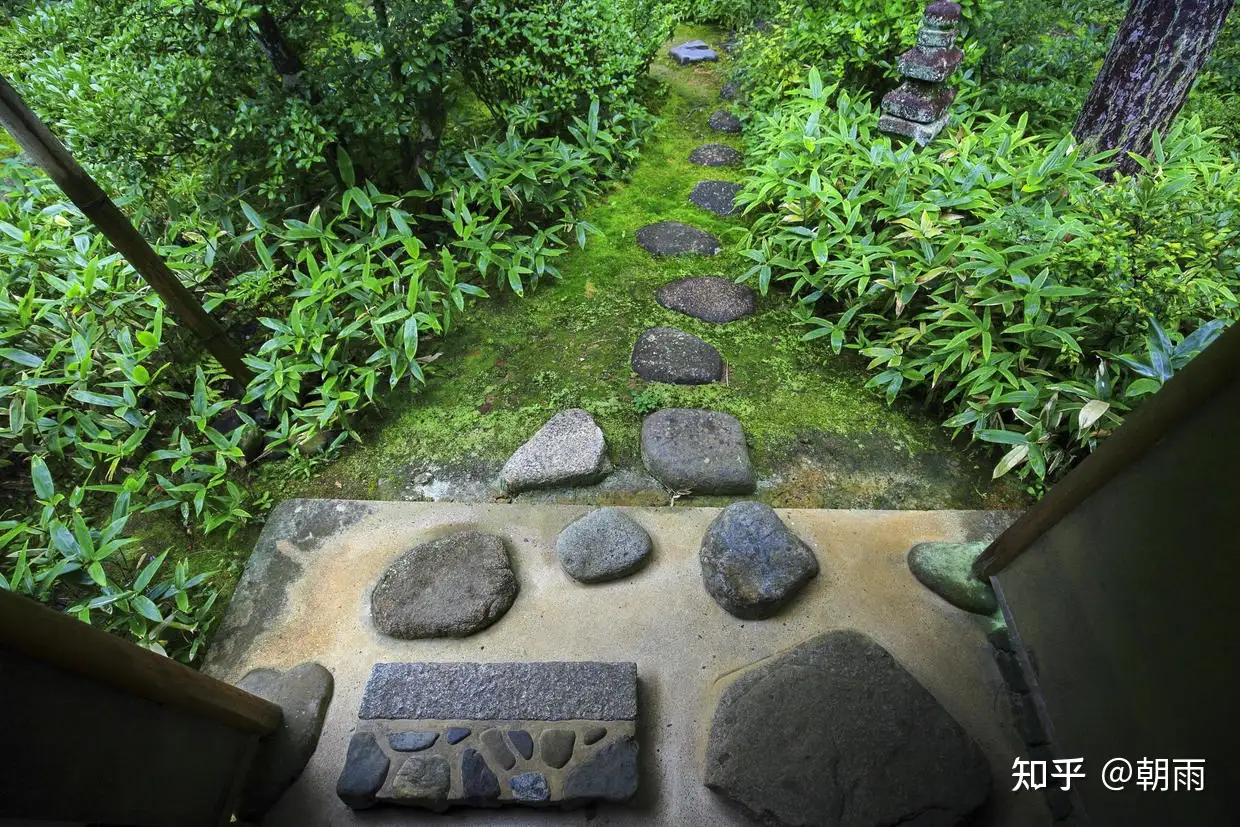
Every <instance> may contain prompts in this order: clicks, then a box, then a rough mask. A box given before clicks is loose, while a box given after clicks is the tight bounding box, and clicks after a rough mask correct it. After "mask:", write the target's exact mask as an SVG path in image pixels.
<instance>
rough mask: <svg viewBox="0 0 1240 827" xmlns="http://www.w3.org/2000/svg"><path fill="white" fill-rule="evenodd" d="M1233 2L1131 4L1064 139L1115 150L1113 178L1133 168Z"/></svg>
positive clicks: (1184, 92) (1165, 122)
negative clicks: (1132, 154)
mask: <svg viewBox="0 0 1240 827" xmlns="http://www.w3.org/2000/svg"><path fill="white" fill-rule="evenodd" d="M1233 2H1234V0H1174V1H1173V0H1132V2H1131V3H1130V5H1129V6H1128V13H1127V14H1126V15H1125V16H1124V20H1123V22H1122V23H1120V26H1119V31H1118V32H1117V33H1116V35H1115V42H1114V43H1113V44H1111V50H1110V52H1108V53H1107V58H1106V61H1105V62H1104V63H1103V64H1102V70H1101V71H1100V72H1099V73H1098V77H1097V78H1095V79H1094V85H1093V88H1092V89H1090V92H1089V98H1088V99H1087V100H1086V101H1085V106H1084V108H1083V109H1082V110H1081V114H1080V116H1079V117H1078V118H1077V121H1076V126H1075V127H1074V128H1073V130H1072V132H1073V134H1074V135H1075V136H1076V138H1077V140H1079V141H1080V142H1081V143H1082V145H1084V146H1086V147H1087V148H1088V149H1089V150H1093V151H1102V150H1107V149H1119V150H1120V152H1119V153H1118V154H1117V155H1116V157H1115V160H1114V163H1115V167H1114V170H1113V172H1121V173H1125V174H1132V173H1134V172H1135V171H1136V170H1137V169H1139V167H1138V166H1137V164H1136V163H1134V162H1133V161H1132V159H1131V158H1129V157H1128V154H1127V153H1129V152H1135V153H1137V154H1140V155H1145V154H1148V152H1149V150H1150V146H1151V143H1152V138H1151V136H1152V135H1153V133H1154V131H1155V130H1157V131H1158V132H1160V133H1162V132H1165V131H1166V130H1167V127H1169V126H1170V125H1171V121H1172V120H1174V119H1175V116H1176V114H1177V113H1178V112H1179V111H1180V107H1181V106H1183V105H1184V99H1185V98H1187V97H1188V92H1189V90H1190V89H1192V86H1193V81H1194V80H1195V79H1196V77H1197V72H1198V71H1199V70H1200V69H1201V67H1202V65H1203V64H1204V63H1205V62H1206V58H1208V57H1209V56H1210V51H1211V50H1212V49H1213V48H1214V42H1215V40H1217V39H1218V33H1219V30H1220V29H1221V28H1222V27H1223V23H1224V21H1226V20H1227V13H1228V12H1229V11H1231V7H1232V3H1233Z"/></svg>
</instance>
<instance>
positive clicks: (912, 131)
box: [878, 112, 951, 146]
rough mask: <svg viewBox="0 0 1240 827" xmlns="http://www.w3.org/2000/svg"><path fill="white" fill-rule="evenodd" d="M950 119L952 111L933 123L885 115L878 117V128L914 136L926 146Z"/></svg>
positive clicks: (919, 142) (915, 139)
mask: <svg viewBox="0 0 1240 827" xmlns="http://www.w3.org/2000/svg"><path fill="white" fill-rule="evenodd" d="M949 120H951V113H950V112H948V113H946V114H944V115H943V117H941V118H939V119H938V120H937V121H934V122H933V123H917V122H916V121H909V120H905V119H904V118H897V117H895V116H894V115H883V116H882V117H881V118H879V119H878V128H879V129H880V130H882V131H883V132H890V133H892V134H893V135H903V136H905V137H906V138H912V139H913V140H914V141H916V142H917V144H918V145H919V146H926V145H927V144H929V143H930V142H931V141H933V140H934V139H935V138H937V137H938V136H939V133H940V132H942V131H943V130H944V128H946V127H947V122H948V121H949Z"/></svg>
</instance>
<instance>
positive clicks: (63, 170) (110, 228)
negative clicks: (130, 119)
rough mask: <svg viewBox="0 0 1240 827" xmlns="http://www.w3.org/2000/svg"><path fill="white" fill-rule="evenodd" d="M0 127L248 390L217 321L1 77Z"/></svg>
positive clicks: (246, 375)
mask: <svg viewBox="0 0 1240 827" xmlns="http://www.w3.org/2000/svg"><path fill="white" fill-rule="evenodd" d="M0 123H2V124H4V127H5V129H7V130H8V131H9V134H11V135H12V136H13V138H14V139H15V140H16V141H17V143H18V144H19V145H20V146H21V148H22V150H24V151H25V153H26V154H27V155H28V156H29V157H30V158H31V160H33V161H34V162H35V163H36V164H38V165H39V166H40V167H42V168H43V170H44V171H45V172H47V174H48V175H49V176H50V177H51V179H52V180H53V181H55V182H56V186H58V187H60V189H61V190H63V191H64V193H65V195H67V196H69V200H71V201H72V202H73V203H74V204H75V205H76V206H77V208H78V209H79V210H81V211H82V213H83V214H84V215H85V216H86V217H87V218H89V219H90V220H91V222H92V223H94V225H95V227H96V228H97V229H98V230H99V232H101V233H103V235H104V236H106V237H107V239H108V241H110V242H112V246H113V247H115V248H116V249H117V250H118V251H119V252H120V254H121V255H122V256H124V257H125V260H126V261H128V262H129V264H130V265H131V266H132V267H133V269H134V270H136V271H137V272H138V275H140V276H141V277H142V278H143V279H144V280H145V281H146V283H147V284H149V285H150V286H151V289H153V290H154V291H155V292H156V293H158V294H159V297H160V298H161V299H163V300H164V305H165V306H166V307H167V308H168V310H169V312H170V313H172V315H173V316H175V317H176V319H177V321H179V322H181V324H183V325H185V326H186V327H188V328H189V329H190V330H192V331H193V332H194V334H195V335H196V336H197V337H198V338H199V339H201V340H202V342H203V344H204V345H205V346H206V348H207V350H208V351H210V352H211V355H212V356H214V357H215V358H216V359H218V360H219V363H220V364H221V365H222V366H223V367H224V370H226V371H228V373H229V375H230V376H232V377H233V379H236V380H237V381H238V382H240V383H241V384H242V385H248V384H249V382H250V380H251V379H253V378H254V373H253V371H251V370H250V369H249V368H248V367H246V364H245V362H244V361H243V360H242V354H241V350H240V348H238V347H237V346H236V344H234V343H233V341H232V340H231V339H229V338H228V335H227V334H226V333H225V332H224V329H223V328H222V327H220V325H219V322H217V321H216V320H215V318H214V317H212V316H211V314H209V313H208V312H207V311H206V309H205V308H203V306H202V304H201V303H200V302H199V301H198V299H197V297H195V296H194V294H193V293H191V292H190V291H189V289H188V288H187V287H186V286H185V285H184V284H182V283H181V280H180V279H178V278H177V277H176V275H175V274H174V273H173V272H172V271H171V270H169V269H168V265H167V264H165V263H164V260H163V259H162V258H160V256H159V253H157V252H155V251H154V250H153V249H152V248H151V245H150V244H147V243H146V239H144V238H143V237H142V234H141V233H139V232H138V230H137V229H136V228H135V227H134V226H133V224H132V223H131V222H130V221H129V219H128V218H127V217H126V216H125V214H124V213H123V212H121V209H120V207H118V206H116V204H115V203H113V201H112V199H111V198H109V197H108V195H107V193H105V192H104V191H103V189H102V188H101V187H100V186H99V185H98V184H97V183H95V179H93V178H91V177H90V174H89V173H88V172H86V170H84V169H82V167H81V166H80V165H79V164H78V162H77V161H75V160H74V159H73V156H72V155H70V154H69V150H67V149H66V148H65V146H64V144H62V143H61V142H60V140H59V139H58V138H57V137H56V136H55V135H53V134H52V132H51V130H50V129H48V128H47V126H46V125H45V124H44V123H43V122H42V121H40V120H39V118H38V116H37V115H35V114H34V112H32V111H30V107H28V106H27V105H26V102H25V101H23V100H22V98H21V96H20V95H18V94H17V91H16V90H15V89H14V88H13V87H12V86H10V85H9V82H8V80H7V79H6V78H5V77H4V76H3V75H0Z"/></svg>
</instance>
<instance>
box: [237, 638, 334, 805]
mask: <svg viewBox="0 0 1240 827" xmlns="http://www.w3.org/2000/svg"><path fill="white" fill-rule="evenodd" d="M237 686H238V687H239V688H241V689H244V690H245V691H247V692H250V693H252V694H254V695H257V696H259V697H260V698H265V699H266V700H268V701H271V702H272V703H274V704H275V705H276V706H278V707H280V710H281V712H283V713H284V715H283V719H282V720H281V721H280V727H279V729H277V730H276V731H275V732H273V733H271V734H270V735H268V736H267V737H266V738H264V739H263V740H262V741H261V742H260V743H259V748H258V754H257V755H256V756H255V758H254V761H253V763H251V765H250V771H249V774H248V775H247V776H246V779H245V786H244V787H242V790H241V797H240V799H239V800H238V802H237V815H238V816H239V817H241V818H245V819H248V820H254V821H257V820H259V819H260V818H261V817H262V815H263V814H264V813H266V812H267V810H269V809H270V808H271V807H272V805H274V804H275V803H276V802H277V801H279V800H280V796H282V795H283V794H284V791H285V790H286V789H288V788H289V786H290V785H291V784H292V783H293V782H294V781H296V780H297V777H298V776H300V775H301V771H302V770H304V769H305V768H306V762H307V761H309V760H310V756H311V755H313V754H314V748H315V747H316V746H317V745H318V743H319V735H320V734H321V733H322V731H323V719H324V718H325V717H326V716H327V707H328V705H329V704H330V703H331V699H332V690H333V688H334V681H333V680H332V673H331V672H328V671H327V670H326V669H325V668H323V667H322V666H320V665H319V664H317V663H301V664H298V665H297V666H294V667H292V668H291V669H287V670H285V671H283V672H281V671H277V670H275V669H255V670H254V671H252V672H250V673H248V674H247V675H246V676H245V677H243V678H242V679H241V680H240V681H238V682H237Z"/></svg>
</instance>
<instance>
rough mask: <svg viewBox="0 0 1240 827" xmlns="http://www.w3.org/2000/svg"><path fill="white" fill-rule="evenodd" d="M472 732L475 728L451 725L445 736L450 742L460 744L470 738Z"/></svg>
mask: <svg viewBox="0 0 1240 827" xmlns="http://www.w3.org/2000/svg"><path fill="white" fill-rule="evenodd" d="M471 732H473V730H471V729H470V728H469V727H467V726H450V727H448V731H447V732H445V733H444V738H446V739H447V740H448V743H449V744H459V743H461V742H462V741H464V740H465V739H466V738H468V737H469V735H470V733H471Z"/></svg>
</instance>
